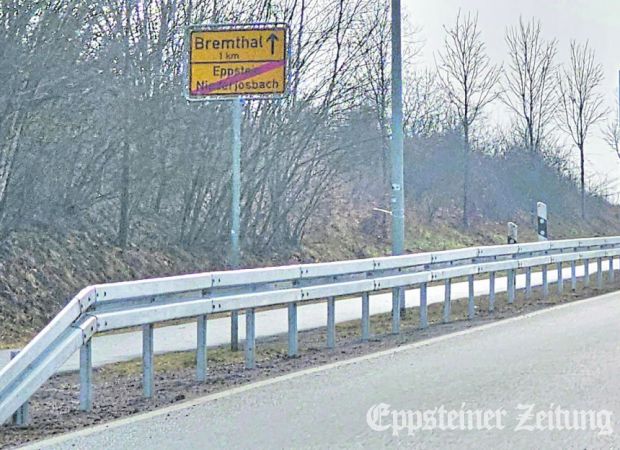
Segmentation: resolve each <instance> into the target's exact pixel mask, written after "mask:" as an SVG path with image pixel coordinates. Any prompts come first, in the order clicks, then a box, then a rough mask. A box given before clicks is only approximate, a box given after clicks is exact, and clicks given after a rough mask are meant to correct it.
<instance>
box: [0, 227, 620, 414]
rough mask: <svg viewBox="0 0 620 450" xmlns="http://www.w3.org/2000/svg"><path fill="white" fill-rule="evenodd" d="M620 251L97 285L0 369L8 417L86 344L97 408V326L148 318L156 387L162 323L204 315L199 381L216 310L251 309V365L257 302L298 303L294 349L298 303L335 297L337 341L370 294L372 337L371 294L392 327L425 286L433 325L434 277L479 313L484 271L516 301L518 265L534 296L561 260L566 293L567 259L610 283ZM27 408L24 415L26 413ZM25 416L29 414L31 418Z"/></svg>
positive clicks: (84, 386)
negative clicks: (410, 293)
mask: <svg viewBox="0 0 620 450" xmlns="http://www.w3.org/2000/svg"><path fill="white" fill-rule="evenodd" d="M617 256H620V237H607V238H589V239H573V240H562V241H547V242H536V243H524V244H511V245H498V246H487V247H474V248H464V249H457V250H447V251H440V252H431V253H420V254H412V255H403V256H394V257H382V258H369V259H362V260H353V261H343V262H333V263H320V264H302V265H292V266H284V267H273V268H262V269H249V270H235V271H224V272H209V273H200V274H193V275H182V276H176V277H168V278H155V279H149V280H140V281H129V282H122V283H110V284H100V285H95V286H89V287H87V288H85V289H83V290H82V291H81V292H80V293H79V294H78V295H76V296H75V297H74V298H73V299H72V300H71V301H70V302H69V303H68V304H67V306H65V308H64V309H63V310H62V311H61V312H60V313H59V314H58V315H57V316H56V317H55V318H54V319H53V320H52V321H51V322H50V323H49V325H47V326H46V327H45V328H44V329H43V330H42V331H41V332H40V333H39V334H38V335H37V336H36V337H35V338H34V339H33V340H32V341H31V342H30V343H29V344H28V345H27V346H26V347H25V348H24V349H23V350H22V351H21V352H20V353H19V354H18V355H17V356H16V357H15V358H14V359H12V360H11V361H10V362H9V364H8V365H7V366H5V367H4V368H3V369H2V370H0V423H4V422H5V421H6V420H8V419H9V418H11V416H12V415H13V414H14V413H15V412H16V411H18V410H20V408H22V407H23V405H25V404H27V402H28V399H29V398H30V397H31V396H32V395H33V394H34V393H35V392H36V391H37V389H39V388H40V387H41V386H42V385H43V384H44V383H45V382H46V381H47V380H48V379H49V378H50V377H51V376H52V375H53V374H54V373H56V371H57V370H58V369H59V368H60V367H61V366H62V365H63V364H64V363H65V362H66V361H67V359H68V358H69V357H70V356H71V355H72V354H74V353H75V352H76V351H78V350H79V351H80V409H82V410H89V409H90V408H91V407H92V381H91V380H92V347H91V342H92V341H91V339H92V337H93V335H94V334H96V333H101V332H105V331H110V330H117V329H121V328H127V327H134V326H142V327H143V390H144V395H145V396H147V397H150V396H151V395H152V390H153V324H155V323H157V322H164V321H168V320H173V319H186V318H192V317H196V318H197V331H198V333H197V336H198V338H197V351H196V355H197V363H196V367H197V369H196V371H197V374H196V376H197V378H198V380H204V379H205V378H206V371H207V351H206V343H207V340H206V336H207V318H208V316H209V315H210V314H215V313H227V312H233V311H239V310H245V316H246V343H245V362H246V367H247V368H253V367H254V366H255V310H256V309H257V308H262V307H277V306H284V305H286V306H287V307H288V322H289V323H288V325H289V332H288V344H289V355H291V356H294V355H297V353H298V345H297V305H298V304H299V303H305V302H311V301H319V300H326V302H327V309H328V314H327V346H328V347H333V346H334V342H335V298H336V297H351V296H361V300H362V320H361V322H362V323H361V329H362V339H363V340H367V339H368V338H369V335H370V326H369V297H370V294H371V293H377V292H381V291H389V290H391V291H392V292H393V304H392V331H393V332H394V333H398V332H399V329H400V313H399V306H400V303H399V302H400V300H399V299H400V298H403V294H404V291H405V290H406V289H411V288H413V287H419V288H420V326H421V327H426V326H427V325H428V319H427V303H426V291H427V286H428V284H429V283H433V282H440V281H443V282H444V283H445V293H446V296H445V301H444V311H443V312H444V320H445V321H449V320H450V284H451V281H452V280H453V279H457V278H462V277H467V279H468V281H469V299H468V316H469V318H473V317H474V314H475V303H474V293H473V282H474V277H475V276H477V275H482V274H488V275H489V308H490V309H493V306H494V301H495V276H496V273H497V272H506V273H507V277H508V302H510V303H511V302H513V301H514V299H515V289H516V288H515V279H516V274H517V271H519V270H522V271H524V272H525V275H526V287H525V291H526V295H531V292H532V285H531V269H532V268H533V267H537V266H540V267H542V275H543V293H544V294H545V295H546V294H547V293H548V283H547V270H548V266H549V265H550V264H555V265H556V269H557V270H558V291H559V292H562V289H563V286H564V280H563V278H562V270H561V269H562V264H563V263H570V265H571V286H572V288H573V289H574V288H575V287H576V282H577V279H576V278H577V277H576V262H577V261H583V262H585V263H586V264H585V265H584V267H585V268H586V270H585V274H584V278H585V282H586V283H588V282H589V279H590V274H589V270H588V268H589V261H592V260H596V261H597V263H598V265H597V274H598V276H597V282H598V284H599V285H602V282H603V276H602V271H603V269H602V261H603V259H605V258H608V259H609V269H610V270H609V276H610V278H611V279H613V274H614V270H613V267H614V266H613V261H614V258H615V257H617ZM24 415H25V414H21V415H18V416H17V417H22V418H23V416H24ZM22 420H23V419H22Z"/></svg>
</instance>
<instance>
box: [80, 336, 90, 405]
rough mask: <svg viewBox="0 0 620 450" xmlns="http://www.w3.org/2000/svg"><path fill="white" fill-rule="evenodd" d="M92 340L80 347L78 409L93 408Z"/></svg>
mask: <svg viewBox="0 0 620 450" xmlns="http://www.w3.org/2000/svg"><path fill="white" fill-rule="evenodd" d="M92 343H93V340H92V339H89V340H88V342H85V343H84V344H82V346H81V347H80V411H90V410H91V409H92V408H93V346H92Z"/></svg>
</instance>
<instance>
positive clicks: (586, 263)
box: [583, 259, 590, 287]
mask: <svg viewBox="0 0 620 450" xmlns="http://www.w3.org/2000/svg"><path fill="white" fill-rule="evenodd" d="M583 285H584V286H586V287H587V286H590V260H589V259H584V260H583Z"/></svg>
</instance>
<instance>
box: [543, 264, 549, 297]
mask: <svg viewBox="0 0 620 450" xmlns="http://www.w3.org/2000/svg"><path fill="white" fill-rule="evenodd" d="M547 275H548V274H547V264H543V266H542V291H543V298H547V297H549V282H548V276H547Z"/></svg>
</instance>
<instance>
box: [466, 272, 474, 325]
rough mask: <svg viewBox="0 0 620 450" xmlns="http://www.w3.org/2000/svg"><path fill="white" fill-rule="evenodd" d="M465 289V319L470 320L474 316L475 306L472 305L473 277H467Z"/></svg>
mask: <svg viewBox="0 0 620 450" xmlns="http://www.w3.org/2000/svg"><path fill="white" fill-rule="evenodd" d="M467 287H468V291H469V295H468V300H467V318H468V319H469V320H472V319H473V318H474V316H475V315H476V305H475V304H474V276H473V275H467Z"/></svg>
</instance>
